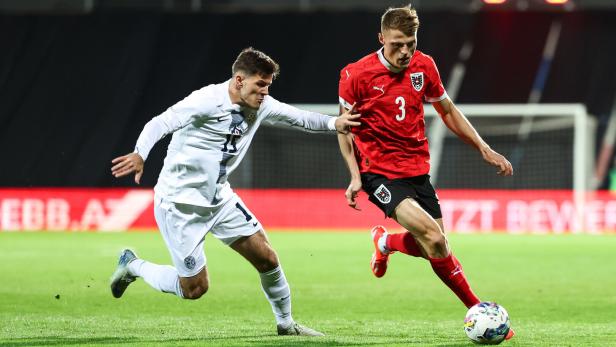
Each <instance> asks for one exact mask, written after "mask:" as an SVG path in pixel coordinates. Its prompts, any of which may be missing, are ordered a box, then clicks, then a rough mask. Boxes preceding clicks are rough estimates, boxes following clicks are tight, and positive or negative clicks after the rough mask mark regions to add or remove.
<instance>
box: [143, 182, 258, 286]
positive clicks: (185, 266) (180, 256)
mask: <svg viewBox="0 0 616 347" xmlns="http://www.w3.org/2000/svg"><path fill="white" fill-rule="evenodd" d="M154 217H155V218H156V224H158V228H159V229H160V233H161V234H162V236H163V239H164V240H165V243H166V244H167V248H168V249H169V253H170V254H171V259H172V260H173V265H174V266H175V268H176V269H177V271H178V273H179V275H180V277H192V276H194V275H196V274H198V273H199V272H200V271H201V269H203V267H205V263H206V258H205V253H204V252H203V242H204V240H205V235H206V234H207V233H208V232H211V233H212V234H213V235H214V236H215V237H216V238H217V239H219V240H220V241H222V242H223V243H224V244H225V245H227V246H229V245H230V244H232V243H233V242H235V241H236V240H237V239H239V238H241V237H244V236H250V235H252V234H254V233H256V232H257V231H259V230H261V229H262V226H261V223H260V222H259V221H258V220H257V218H256V217H255V216H254V215H253V214H252V213H251V212H250V210H248V208H246V205H244V202H243V201H242V200H241V199H240V197H239V196H237V194H233V197H232V198H231V199H230V200H229V201H228V202H226V203H225V204H224V205H222V206H220V207H217V208H215V209H212V208H206V207H202V206H195V205H188V204H181V203H175V202H172V201H167V200H164V199H162V198H160V197H155V203H154Z"/></svg>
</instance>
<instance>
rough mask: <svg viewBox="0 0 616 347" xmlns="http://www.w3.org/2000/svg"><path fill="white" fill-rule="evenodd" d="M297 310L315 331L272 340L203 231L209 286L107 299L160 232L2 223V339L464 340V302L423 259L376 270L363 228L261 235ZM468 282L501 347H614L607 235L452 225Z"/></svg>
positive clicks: (246, 275) (232, 268)
mask: <svg viewBox="0 0 616 347" xmlns="http://www.w3.org/2000/svg"><path fill="white" fill-rule="evenodd" d="M270 239H271V241H272V243H273V245H274V247H275V248H276V249H277V251H278V253H279V256H280V258H281V261H282V264H283V266H284V269H285V272H286V274H287V277H288V279H289V282H290V284H291V289H292V295H293V296H292V298H293V314H294V317H295V319H296V320H297V321H298V322H300V323H303V324H306V325H308V326H311V327H314V328H316V329H318V330H321V331H323V332H325V333H326V334H327V336H326V337H323V338H299V337H278V336H276V335H275V324H274V319H273V316H272V313H271V308H270V306H269V303H268V302H267V300H265V298H264V296H263V293H262V292H261V289H260V285H259V278H258V276H257V273H256V272H255V271H254V270H253V269H252V268H251V267H250V265H249V264H248V263H247V262H246V261H244V260H243V259H242V258H241V257H240V256H239V255H238V254H236V253H235V252H234V251H233V250H231V249H229V248H227V247H225V246H223V245H222V244H221V243H220V242H218V241H217V240H216V239H215V238H213V237H211V236H208V237H207V238H206V255H207V257H208V267H209V271H210V280H211V287H210V291H209V292H208V293H207V294H206V295H205V296H204V297H203V298H201V299H200V300H197V301H187V300H180V299H178V298H176V297H175V296H172V295H169V294H162V293H158V292H156V291H154V290H153V289H151V288H150V287H149V286H147V285H146V284H145V283H144V282H143V281H142V280H138V281H137V282H136V283H134V284H133V285H131V286H130V287H129V288H128V290H127V292H126V293H125V295H124V297H123V298H121V299H114V298H113V297H112V296H111V293H110V291H109V287H108V278H109V276H110V275H111V273H112V272H113V270H114V268H115V262H116V260H117V253H118V251H119V250H120V249H121V248H122V247H123V246H131V247H134V248H135V249H136V250H137V252H138V254H139V255H140V256H141V257H143V258H145V259H148V260H152V261H155V262H158V263H163V264H165V263H169V256H168V253H167V250H166V248H165V246H164V243H163V241H162V239H161V237H160V235H159V234H158V233H0V264H1V265H0V283H1V284H0V345H2V346H35V345H57V346H59V345H106V346H110V345H131V346H132V345H140V346H150V345H155V344H156V345H165V346H172V345H181V346H185V345H198V346H204V345H211V346H248V345H260V346H304V345H308V346H310V345H313V346H407V345H415V346H472V343H471V342H470V341H469V340H467V338H466V336H465V334H464V332H463V330H462V321H463V318H464V314H465V312H466V310H465V308H464V307H463V306H462V304H461V303H460V302H459V301H458V300H457V298H455V296H454V295H453V293H451V292H450V291H449V290H448V289H447V288H446V287H445V285H443V284H442V283H441V282H440V281H439V280H438V278H437V277H436V276H435V275H434V274H433V272H432V270H431V268H430V266H429V264H428V263H427V262H426V261H425V260H422V259H417V258H411V257H408V256H405V255H402V254H395V255H393V257H392V259H391V262H390V268H389V271H388V273H387V275H386V276H385V277H384V278H382V279H376V278H374V277H373V276H372V274H371V272H370V269H369V267H368V263H369V260H370V254H371V243H370V238H369V234H368V232H363V233H359V232H357V233H336V232H332V233H327V232H318V233H282V232H279V233H276V232H273V233H270ZM450 243H451V244H452V246H453V249H454V251H455V252H456V254H457V256H458V258H459V259H460V261H461V262H462V264H463V265H464V267H465V271H466V274H467V276H468V277H469V279H470V281H471V284H472V286H473V288H474V289H475V291H476V292H477V293H478V295H480V297H481V298H483V299H484V300H494V301H497V302H499V303H500V304H502V305H503V306H505V307H506V308H507V309H508V311H509V314H510V317H511V320H512V323H513V326H514V327H515V329H516V332H517V336H516V337H515V338H514V339H513V340H511V341H508V342H504V343H503V345H504V346H507V345H509V346H616V236H614V235H606V236H591V235H564V236H528V235H525V236H512V235H451V236H450Z"/></svg>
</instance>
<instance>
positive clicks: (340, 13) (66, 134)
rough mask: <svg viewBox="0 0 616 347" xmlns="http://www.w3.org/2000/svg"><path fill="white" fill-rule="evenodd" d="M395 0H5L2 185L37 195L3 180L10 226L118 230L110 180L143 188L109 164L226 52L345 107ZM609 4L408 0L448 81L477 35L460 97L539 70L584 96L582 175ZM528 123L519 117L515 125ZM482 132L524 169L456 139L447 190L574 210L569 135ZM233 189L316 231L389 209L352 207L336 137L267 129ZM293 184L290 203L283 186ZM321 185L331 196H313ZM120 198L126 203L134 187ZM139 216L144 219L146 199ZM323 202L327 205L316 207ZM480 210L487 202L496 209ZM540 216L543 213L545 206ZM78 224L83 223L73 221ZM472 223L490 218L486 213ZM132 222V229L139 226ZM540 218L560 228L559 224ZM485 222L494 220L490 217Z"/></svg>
mask: <svg viewBox="0 0 616 347" xmlns="http://www.w3.org/2000/svg"><path fill="white" fill-rule="evenodd" d="M387 4H392V5H393V4H396V3H395V2H390V3H387ZM387 4H386V2H383V3H380V2H379V3H378V4H377V3H375V2H371V1H355V2H327V1H300V2H294V1H260V2H258V3H252V2H249V1H197V0H193V1H177V0H176V1H171V0H167V1H94V0H90V1H68V0H64V1H30V2H27V3H24V2H19V1H6V0H5V1H3V2H2V3H1V5H2V7H1V8H0V9H2V10H3V11H2V14H0V29H1V32H2V35H1V36H0V47H2V48H1V50H2V51H3V52H4V53H3V54H2V55H0V90H2V92H1V93H0V122H1V124H2V127H0V148H2V154H3V162H4V164H3V165H2V169H1V170H0V186H2V187H4V188H27V189H26V190H17V191H16V190H6V189H4V190H1V191H0V209H1V211H2V216H3V218H1V219H0V220H1V221H2V222H1V223H0V228H1V229H4V230H26V229H65V228H69V229H74V230H80V229H104V227H103V225H107V226H108V227H113V228H119V227H121V226H125V225H126V224H113V223H112V224H111V226H109V224H105V223H103V222H102V219H105V218H107V217H108V216H109V215H110V214H113V209H112V208H110V207H109V205H110V204H113V202H109V201H106V200H104V197H103V196H99V195H96V194H98V193H95V192H100V190H99V189H101V188H122V187H123V188H134V187H135V185H134V183H133V182H132V179H130V178H126V179H121V180H115V179H114V178H113V177H112V176H111V175H110V174H109V169H110V160H111V158H114V157H116V156H118V155H120V154H123V153H127V152H129V151H131V150H132V149H133V146H134V143H135V141H136V138H137V136H138V134H139V132H140V131H141V129H142V128H143V125H144V124H145V123H146V122H147V121H148V120H149V119H150V118H152V117H153V116H155V115H157V114H159V113H160V112H162V111H163V110H164V109H166V108H167V107H169V106H170V105H172V104H173V103H175V102H177V101H178V100H180V99H181V98H183V97H184V96H186V95H188V94H189V93H190V92H191V91H193V90H195V89H198V88H200V87H202V86H203V85H206V84H209V83H219V82H221V81H224V80H226V79H227V78H229V75H230V64H231V62H232V61H233V59H234V58H235V56H236V55H237V54H238V52H239V51H240V50H241V49H242V48H244V47H247V46H254V47H256V48H258V49H261V50H263V51H265V52H267V53H268V54H270V55H271V56H272V57H274V58H275V59H276V60H277V61H278V62H279V63H280V65H281V67H282V74H281V75H280V77H279V79H278V80H277V81H276V82H275V84H274V85H273V87H272V89H271V93H272V95H273V96H274V97H276V98H278V99H279V100H282V101H284V102H287V103H300V104H312V103H314V104H333V103H336V100H337V82H338V74H339V71H340V69H341V68H342V67H343V66H344V65H345V64H347V63H349V62H351V61H354V60H356V59H358V58H360V57H362V56H364V55H365V54H367V53H369V52H372V51H374V50H376V49H377V48H378V47H379V46H378V42H377V39H376V33H377V32H378V30H379V26H378V24H379V23H378V15H379V13H381V12H382V9H383V8H384V7H385V6H386V5H387ZM610 4H611V2H610V1H575V2H573V1H569V2H567V3H566V4H564V5H548V4H546V3H545V2H544V1H538V0H530V1H509V2H505V3H504V4H501V5H487V4H484V3H483V2H481V1H459V2H454V3H453V4H452V3H451V2H446V1H421V2H417V3H416V4H415V5H416V6H417V8H418V10H419V13H420V19H421V23H422V24H421V31H420V34H419V49H420V50H422V51H424V52H427V53H428V54H430V55H432V56H433V57H434V58H435V60H436V62H437V64H438V66H439V69H440V73H441V77H442V80H443V81H444V82H445V84H446V88H447V87H448V86H447V82H448V81H450V77H451V73H452V71H453V69H454V66H455V64H456V63H457V62H459V52H460V51H461V49H462V48H463V46H464V45H465V44H467V43H468V42H470V43H472V47H473V49H472V53H471V54H470V56H469V57H468V58H467V59H466V60H465V61H464V67H465V70H466V73H465V77H464V78H463V79H462V80H461V82H460V83H461V85H460V87H459V91H458V92H457V95H456V96H455V101H456V103H457V104H459V105H463V104H469V103H475V104H486V103H487V104H500V103H513V104H525V103H527V102H528V101H529V95H530V94H531V92H532V90H533V88H535V87H536V85H537V81H538V80H539V78H538V75H539V74H541V73H544V74H545V76H543V80H541V81H540V82H541V85H542V86H543V88H541V97H540V99H538V100H536V101H538V102H540V103H580V104H583V105H585V106H586V108H587V110H588V113H589V114H590V115H591V119H592V120H594V122H593V124H594V127H593V130H592V134H591V138H593V139H594V141H595V143H594V144H593V145H592V147H593V148H592V151H590V152H588V157H590V158H587V160H588V162H589V165H588V172H590V173H593V174H594V172H595V166H596V160H595V158H597V157H598V156H599V153H600V152H601V146H602V143H603V139H604V138H605V136H604V134H605V133H606V129H607V128H608V123H609V119H610V118H612V117H613V110H612V109H613V106H614V95H616V78H615V77H616V66H615V65H614V64H613V60H614V57H616V46H614V45H613V40H612V36H613V34H614V32H616V21H614V20H613V19H614V18H616V6H610ZM554 22H559V23H561V27H562V30H561V32H560V37H559V39H558V42H557V46H556V50H555V53H554V57H553V59H552V60H551V61H550V62H549V69H543V70H542V68H544V66H542V65H544V64H545V61H543V60H542V52H543V51H544V46H545V42H546V37H547V36H548V32H549V31H550V28H551V25H552V24H553V23H554ZM430 107H431V106H429V105H428V106H427V108H430ZM463 110H464V109H463ZM472 121H473V122H475V120H472ZM497 122H500V120H497ZM503 122H505V121H503ZM518 126H519V123H515V124H511V125H510V127H511V128H515V127H518ZM479 130H480V132H481V128H479ZM512 134H515V131H514V132H512ZM483 135H484V137H485V138H486V140H487V141H488V143H490V144H492V146H493V147H494V148H496V149H497V150H499V151H501V152H503V153H504V154H505V155H507V156H509V157H511V156H513V155H515V154H519V153H523V155H522V157H521V158H517V159H516V160H515V162H514V164H515V166H516V167H515V170H516V174H515V175H514V177H512V178H507V179H501V178H500V177H497V176H496V175H494V174H493V170H491V169H490V168H489V167H487V166H486V165H483V164H482V162H481V159H480V158H479V156H478V155H476V153H474V152H473V150H472V149H470V148H469V147H468V146H466V145H464V144H462V143H461V142H460V141H459V140H457V139H456V138H454V137H448V138H446V139H445V145H444V150H443V154H442V157H441V158H440V160H439V162H440V169H439V175H438V182H435V184H436V186H437V188H438V189H439V190H441V191H442V192H444V193H443V194H444V195H443V196H444V197H445V200H448V197H450V195H449V192H450V191H451V192H453V193H456V194H458V195H461V196H462V197H463V196H466V197H467V198H468V199H467V200H465V201H466V202H468V201H479V202H481V201H482V200H481V199H482V196H489V197H491V198H492V199H496V200H499V199H501V198H502V196H503V195H507V194H512V198H511V199H514V198H515V197H517V198H519V199H522V200H525V201H527V202H528V204H529V205H530V204H532V202H533V201H534V200H533V199H534V196H540V197H545V195H546V194H547V195H548V197H549V199H551V200H552V201H553V202H555V204H556V205H557V208H556V213H557V214H558V215H559V216H565V215H566V214H571V210H570V209H569V208H568V207H566V206H565V207H563V205H562V202H563V201H564V200H563V199H565V200H566V199H567V198H566V197H565V198H562V197H559V195H558V194H561V195H562V194H563V192H567V191H570V190H571V188H572V180H573V178H572V171H573V170H571V169H570V168H571V164H572V160H573V156H572V151H573V149H572V146H571V139H572V137H573V130H572V129H557V130H556V131H552V132H537V133H533V132H531V135H530V138H529V139H528V140H525V141H518V137H517V136H515V135H510V136H491V135H490V133H483ZM168 140H169V138H166V139H164V140H163V141H161V142H160V143H159V144H158V145H157V146H156V147H155V149H154V150H153V151H152V153H151V154H150V157H149V158H148V161H147V163H146V170H145V174H144V177H143V179H142V187H143V188H150V187H152V186H153V185H154V184H155V182H156V178H157V176H158V173H159V171H160V168H161V166H162V162H163V158H164V155H165V151H166V144H167V143H168ZM516 151H517V152H518V153H514V152H516ZM608 156H609V158H603V162H604V163H608V167H609V166H611V165H612V163H613V162H614V159H613V158H614V154H613V151H612V152H610V153H608ZM604 166H605V165H604ZM604 171H606V170H604ZM606 172H607V171H606ZM606 172H604V173H603V174H602V175H601V177H599V179H598V180H597V182H595V184H594V186H593V185H592V184H590V183H589V184H588V187H587V188H589V191H592V190H594V188H595V187H596V188H599V189H606V188H608V186H609V184H610V176H609V175H608V174H606ZM231 183H232V185H233V186H234V187H235V188H238V189H248V191H247V192H244V193H243V194H247V195H249V196H253V197H254V198H249V199H250V201H249V202H248V203H249V206H250V205H254V204H259V205H260V206H257V207H256V208H257V209H258V211H255V212H256V213H257V214H260V213H261V214H262V213H267V214H268V215H267V216H265V222H268V221H272V219H273V218H274V219H276V221H274V223H273V225H271V224H270V225H271V226H272V227H282V226H284V227H293V226H297V227H302V226H310V225H309V224H308V225H304V224H302V223H299V224H296V225H293V224H292V223H291V224H289V223H287V224H285V223H280V222H279V221H280V218H288V217H284V216H285V215H286V216H290V215H292V216H293V217H292V220H296V221H300V220H302V219H308V220H314V218H317V219H321V220H323V223H322V225H319V226H320V227H324V226H325V224H326V221H327V220H329V219H332V218H335V215H336V213H342V214H343V215H344V218H345V219H347V220H349V221H355V222H350V223H348V224H346V225H345V224H344V223H342V224H340V223H334V224H333V225H335V226H338V227H345V226H346V227H348V228H355V227H360V226H363V225H364V224H365V223H369V222H370V220H371V219H374V220H375V222H380V221H382V217H380V216H379V215H378V213H377V212H376V210H375V209H374V208H372V207H371V206H366V207H367V209H368V210H369V212H370V213H371V214H370V215H369V216H370V217H364V216H363V215H362V216H359V217H358V215H353V214H349V213H350V211H347V210H345V209H346V207H345V206H344V204H345V202H344V200H343V198H342V195H341V191H342V190H343V189H344V188H345V187H346V185H347V184H348V174H347V170H346V168H345V166H344V163H343V161H342V160H341V159H340V155H339V153H338V150H337V142H336V139H335V136H328V135H311V134H304V133H300V132H296V131H293V130H288V129H283V128H275V127H262V128H261V129H260V131H259V132H258V134H257V136H256V138H255V141H254V143H253V146H252V149H251V151H250V153H249V154H248V155H247V157H246V159H245V160H244V162H243V163H242V165H241V166H240V168H239V169H238V170H237V171H236V172H235V173H234V174H233V175H232V177H231ZM75 187H79V188H86V189H85V190H82V191H74V190H71V191H72V192H73V193H75V194H78V195H79V196H82V197H84V196H85V197H87V196H88V195H90V196H92V197H95V198H96V199H98V204H99V205H100V206H99V207H98V208H94V210H93V211H94V212H92V213H94V216H93V217H91V218H94V219H96V220H98V221H99V222H96V221H94V222H92V223H89V222H88V223H86V222H87V221H86V222H84V221H83V219H84V218H85V219H88V218H90V217H87V216H83V215H82V214H81V215H80V214H79V211H80V210H84V209H85V210H86V211H89V210H88V206H87V205H88V201H86V202H84V204H85V205H80V204H82V203H80V202H73V201H72V200H70V198H66V194H69V193H70V192H71V191H66V190H53V189H50V188H71V189H72V188H75ZM33 188H39V190H32V189H33ZM88 188H96V190H93V189H88ZM254 189H260V190H254ZM261 189H265V190H261ZM272 189H274V190H272ZM280 189H282V190H284V191H279V190H280ZM289 189H308V191H304V190H299V191H291V190H289ZM317 189H327V190H322V191H317ZM483 189H491V191H483ZM529 189H530V190H529ZM460 190H462V191H460ZM501 190H504V191H501ZM37 192H43V194H44V192H47V193H49V192H54V193H55V194H57V195H58V196H59V197H60V198H61V199H65V200H66V201H67V202H68V206H64V205H62V206H59V207H58V206H56V205H53V204H51V206H50V202H49V201H50V200H49V199H53V196H54V193H49V194H48V195H37V194H38V193H37ZM114 192H116V196H114V198H115V199H118V196H120V197H121V196H124V194H126V193H127V192H128V191H114ZM285 192H286V194H287V195H290V196H289V197H288V199H285V198H284V195H280V194H284V193H285ZM553 192H555V193H553ZM310 193H311V194H312V195H310V196H311V198H306V199H308V200H306V199H304V200H302V198H301V197H302V196H307V195H305V194H310ZM251 194H252V195H251ZM319 194H321V195H319ZM553 194H556V195H553ZM454 195H455V194H454ZM319 196H321V197H323V198H322V199H321V200H324V201H327V202H328V204H325V205H324V204H323V203H318V202H317V201H318V200H319ZM597 196H598V199H599V200H598V201H599V203H600V204H601V206H602V207H601V208H600V209H599V210H600V211H599V212H597V213H599V214H601V216H602V217H601V219H602V221H601V222H600V225H599V226H598V227H596V228H595V229H596V230H597V231H601V232H602V231H608V232H611V231H614V230H615V229H616V217H613V218H612V217H611V216H612V214H613V213H616V212H615V211H616V207H614V206H616V205H615V203H613V197H612V196H611V195H606V194H605V193H599V194H598V195H593V198H594V197H597ZM292 197H295V199H297V200H299V201H300V204H301V205H302V206H311V205H314V206H315V208H316V207H319V206H320V207H321V208H320V209H318V208H317V209H313V210H314V211H317V210H318V211H320V212H319V213H321V214H320V215H313V216H311V215H310V214H308V215H307V216H305V217H302V218H296V217H298V212H296V211H294V208H293V207H290V205H289V204H288V203H287V202H290V201H292V200H289V199H293V198H292ZM37 199H38V200H37ZM295 199H293V201H297V200H295ZM310 199H312V200H310ZM456 199H458V200H459V198H452V201H454V200H456ZM263 201H268V203H264V204H263V203H262V202H263ZM491 201H494V200H491ZM124 203H125V204H126V203H129V200H127V199H124ZM365 205H367V203H366V204H365ZM262 210H263V211H262ZM54 211H55V212H54ZM58 211H60V212H58ZM67 211H68V212H67ZM143 211H145V212H144V218H147V215H148V214H150V209H149V206H148V207H147V208H145V209H144V210H143ZM309 211H310V209H308V210H307V211H306V210H303V212H304V213H308V212H309ZM322 211H331V214H326V215H323V213H325V212H322ZM487 211H488V213H489V212H490V210H489V208H488V210H487ZM467 212H468V213H469V215H470V214H471V212H470V211H467ZM484 212H485V211H484ZM58 213H59V214H62V213H64V214H66V213H69V214H70V215H71V216H70V217H69V219H70V220H67V221H66V222H61V223H59V224H58V223H56V224H54V222H53V220H54V219H56V220H57V219H58V218H60V219H63V218H64V219H66V218H65V217H62V216H58ZM315 213H316V212H315ZM546 213H549V211H548V212H545V211H543V212H541V211H540V212H538V214H546ZM74 214H75V215H76V217H73V215H74ZM106 216H107V217H106ZM501 217H502V216H500V217H499V216H498V215H497V216H496V217H495V218H501ZM75 218H76V219H78V221H73V219H75ZM140 218H141V217H140ZM358 218H359V219H358ZM473 218H474V219H475V220H476V222H477V223H479V221H480V214H479V213H476V214H475V216H474V217H473ZM538 218H540V219H541V218H544V217H538ZM564 218H565V219H566V216H565V217H564ZM544 219H545V218H544ZM50 220H51V222H50ZM151 221H152V220H151V218H150V222H151ZM101 223H102V224H103V225H101ZM566 223H570V224H571V223H573V222H566ZM146 224H147V223H146ZM475 224H476V223H475ZM114 225H115V227H114ZM266 225H267V223H266ZM128 226H132V227H137V228H139V225H136V226H135V225H132V224H131V225H128ZM150 226H152V225H150ZM313 226H316V225H313ZM364 227H368V225H365V226H364ZM454 229H455V228H454ZM492 229H503V227H502V226H501V227H493V228H492ZM505 229H507V228H505ZM531 229H532V228H530V227H524V228H522V229H521V231H525V232H527V231H530V232H533V231H537V230H531ZM540 229H548V232H549V230H550V229H553V223H551V224H549V225H548V226H547V227H545V226H543V227H540ZM565 229H567V230H569V229H577V230H578V231H579V230H580V228H574V227H568V228H565ZM582 229H584V228H582ZM454 231H460V230H454ZM465 231H471V230H465ZM482 231H489V230H485V229H484V228H482Z"/></svg>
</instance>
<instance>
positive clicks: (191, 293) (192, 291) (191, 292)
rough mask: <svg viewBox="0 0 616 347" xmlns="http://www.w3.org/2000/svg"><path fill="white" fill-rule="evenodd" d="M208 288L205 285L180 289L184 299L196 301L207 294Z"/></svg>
mask: <svg viewBox="0 0 616 347" xmlns="http://www.w3.org/2000/svg"><path fill="white" fill-rule="evenodd" d="M208 289H209V286H208V285H207V284H205V285H203V284H201V285H197V286H191V287H189V288H182V291H183V294H184V299H189V300H197V299H199V298H200V297H202V296H203V295H205V293H207V291H208Z"/></svg>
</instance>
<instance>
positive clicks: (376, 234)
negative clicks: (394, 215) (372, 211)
mask: <svg viewBox="0 0 616 347" xmlns="http://www.w3.org/2000/svg"><path fill="white" fill-rule="evenodd" d="M370 234H371V235H372V242H373V243H374V253H372V259H371V260H370V268H371V269H372V273H373V274H374V276H376V277H379V278H380V277H383V276H385V272H386V271H387V263H389V255H390V254H391V253H392V252H388V251H387V252H385V253H384V252H383V249H384V247H383V245H381V246H380V245H379V243H383V242H385V240H386V238H387V230H386V229H385V227H384V226H382V225H377V226H375V227H374V228H372V231H370Z"/></svg>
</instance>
